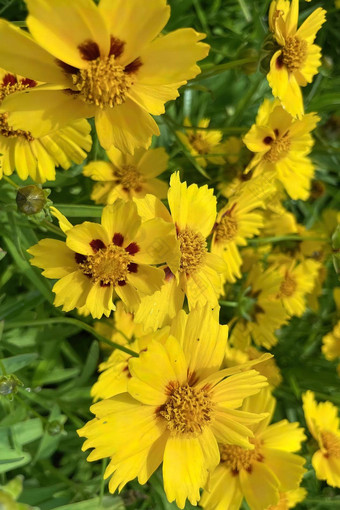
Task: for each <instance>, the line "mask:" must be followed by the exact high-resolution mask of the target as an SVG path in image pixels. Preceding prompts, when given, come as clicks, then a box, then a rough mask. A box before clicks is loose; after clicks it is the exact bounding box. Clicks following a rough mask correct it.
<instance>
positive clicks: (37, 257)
mask: <svg viewBox="0 0 340 510" xmlns="http://www.w3.org/2000/svg"><path fill="white" fill-rule="evenodd" d="M27 251H28V253H29V254H30V255H33V257H34V258H33V259H31V260H30V263H31V264H32V266H37V267H40V268H42V269H44V271H43V273H42V274H43V275H44V276H46V278H62V277H63V276H66V275H68V274H69V273H73V272H74V271H76V270H77V269H78V264H77V263H76V260H75V257H74V252H73V251H72V250H70V249H69V248H68V247H67V246H66V244H65V243H64V242H63V241H58V240H57V239H42V240H41V241H39V243H38V244H35V245H34V246H31V248H29V249H28V250H27Z"/></svg>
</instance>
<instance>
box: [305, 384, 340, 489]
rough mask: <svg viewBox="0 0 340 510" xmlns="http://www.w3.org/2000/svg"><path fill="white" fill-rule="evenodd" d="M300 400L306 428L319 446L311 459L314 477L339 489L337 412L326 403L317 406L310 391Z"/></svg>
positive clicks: (336, 409) (339, 441) (339, 444)
mask: <svg viewBox="0 0 340 510" xmlns="http://www.w3.org/2000/svg"><path fill="white" fill-rule="evenodd" d="M302 400H303V410H304V413H305V419H306V422H307V426H308V428H309V431H310V433H311V434H312V436H313V437H314V439H316V441H317V442H318V445H319V450H317V451H316V452H315V453H314V455H313V457H312V465H313V468H314V469H315V473H316V477H317V478H318V479H319V480H326V482H327V483H328V485H331V486H332V487H340V420H339V417H338V412H339V410H338V408H337V407H335V406H334V405H333V404H332V403H331V402H328V401H327V402H320V403H319V404H318V403H317V402H316V401H315V397H314V393H313V392H312V391H307V392H306V393H305V394H304V395H303V396H302Z"/></svg>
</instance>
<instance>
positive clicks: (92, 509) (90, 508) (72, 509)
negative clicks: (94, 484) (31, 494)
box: [58, 496, 125, 510]
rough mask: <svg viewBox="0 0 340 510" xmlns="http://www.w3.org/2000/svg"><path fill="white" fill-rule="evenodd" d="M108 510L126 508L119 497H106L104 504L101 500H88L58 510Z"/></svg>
mask: <svg viewBox="0 0 340 510" xmlns="http://www.w3.org/2000/svg"><path fill="white" fill-rule="evenodd" d="M102 508H103V509H104V508H106V509H107V510H124V509H125V506H124V504H123V502H122V500H121V498H119V497H111V496H108V497H105V498H103V501H102V504H100V500H99V498H94V499H88V500H87V501H79V503H71V505H65V506H60V507H58V510H100V509H102Z"/></svg>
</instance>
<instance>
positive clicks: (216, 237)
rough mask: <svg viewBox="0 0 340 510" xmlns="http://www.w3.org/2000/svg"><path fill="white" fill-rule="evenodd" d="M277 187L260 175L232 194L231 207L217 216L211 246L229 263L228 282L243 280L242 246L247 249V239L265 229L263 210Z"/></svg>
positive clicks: (212, 250) (229, 202) (227, 207)
mask: <svg viewBox="0 0 340 510" xmlns="http://www.w3.org/2000/svg"><path fill="white" fill-rule="evenodd" d="M274 191H275V188H274V187H273V186H271V185H268V183H267V182H266V181H265V180H264V179H263V178H262V177H261V176H260V177H259V178H255V179H251V180H250V181H248V182H245V183H243V185H242V186H240V187H239V189H238V190H237V191H236V192H235V194H234V195H232V196H231V197H230V199H229V201H228V204H227V205H226V206H225V207H223V208H222V209H221V211H220V212H219V213H218V215H217V219H216V223H215V226H214V231H213V238H212V243H211V252H212V253H215V254H216V255H219V256H220V257H222V258H223V260H224V261H225V262H226V264H227V271H226V273H225V275H224V276H225V277H226V280H227V281H228V282H232V283H233V282H235V281H236V278H241V276H242V275H241V271H240V267H241V265H242V257H241V255H240V252H239V248H238V247H239V246H246V244H247V239H251V238H252V237H254V235H258V234H259V233H260V229H261V228H262V226H263V219H262V214H261V212H260V211H259V209H261V208H264V207H265V200H266V198H267V197H268V196H269V195H270V194H271V193H273V192H274Z"/></svg>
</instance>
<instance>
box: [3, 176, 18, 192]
mask: <svg viewBox="0 0 340 510" xmlns="http://www.w3.org/2000/svg"><path fill="white" fill-rule="evenodd" d="M2 178H3V179H4V181H7V182H8V184H10V185H11V186H13V188H15V189H19V188H20V186H18V184H15V182H14V181H12V179H10V178H9V177H7V175H4V176H3V177H2Z"/></svg>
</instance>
